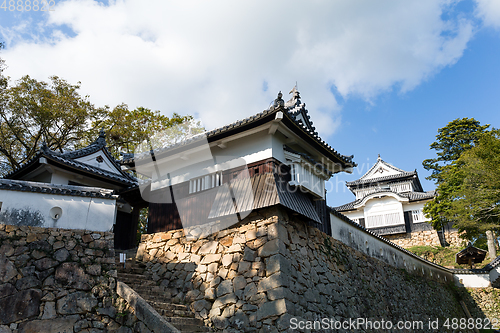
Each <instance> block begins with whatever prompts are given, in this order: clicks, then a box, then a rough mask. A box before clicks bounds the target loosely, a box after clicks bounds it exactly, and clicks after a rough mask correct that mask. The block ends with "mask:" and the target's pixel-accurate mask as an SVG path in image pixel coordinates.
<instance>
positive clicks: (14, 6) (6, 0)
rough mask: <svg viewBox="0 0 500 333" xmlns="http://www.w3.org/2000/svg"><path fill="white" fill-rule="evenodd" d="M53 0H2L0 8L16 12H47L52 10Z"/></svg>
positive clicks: (54, 3)
mask: <svg viewBox="0 0 500 333" xmlns="http://www.w3.org/2000/svg"><path fill="white" fill-rule="evenodd" d="M55 5H56V2H55V0H3V2H2V5H1V6H0V9H3V10H4V11H7V10H8V11H11V12H13V11H17V12H30V11H34V12H38V11H40V12H49V11H54V6H55Z"/></svg>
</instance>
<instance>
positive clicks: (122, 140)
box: [87, 104, 199, 157]
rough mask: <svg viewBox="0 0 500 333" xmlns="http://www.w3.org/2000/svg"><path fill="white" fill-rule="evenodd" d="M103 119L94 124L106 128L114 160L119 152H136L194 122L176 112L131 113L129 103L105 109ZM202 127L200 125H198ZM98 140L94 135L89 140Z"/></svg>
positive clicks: (143, 111)
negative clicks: (157, 137) (170, 114)
mask: <svg viewBox="0 0 500 333" xmlns="http://www.w3.org/2000/svg"><path fill="white" fill-rule="evenodd" d="M105 110H106V112H105V115H104V117H103V118H101V119H98V120H97V121H96V122H95V126H94V127H95V128H104V130H105V131H106V134H107V135H106V136H107V142H108V144H109V146H110V151H111V153H112V154H113V155H115V157H118V156H119V153H120V152H124V153H134V152H135V150H136V148H137V147H138V146H139V145H140V144H141V143H142V142H144V141H146V140H148V139H149V138H151V137H153V136H154V135H156V134H157V133H162V132H164V131H165V130H167V129H170V128H174V127H175V128H178V127H181V126H183V124H186V123H187V124H190V123H193V122H194V120H193V117H192V116H181V115H179V114H177V113H174V114H173V115H172V117H167V116H165V115H162V114H160V111H151V110H150V109H147V108H144V107H138V108H136V109H134V110H129V108H128V106H127V105H126V104H120V105H117V106H116V107H115V108H114V109H113V110H110V109H109V108H108V107H107V106H106V107H105ZM197 126H198V127H199V124H197ZM94 139H95V135H94V133H91V134H90V135H89V136H88V138H87V141H88V142H92V141H93V140H94Z"/></svg>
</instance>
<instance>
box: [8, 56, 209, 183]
mask: <svg viewBox="0 0 500 333" xmlns="http://www.w3.org/2000/svg"><path fill="white" fill-rule="evenodd" d="M0 60H1V59H0ZM2 70H3V62H0V175H1V174H6V173H8V172H9V171H11V170H12V169H15V168H17V167H19V166H20V165H22V164H23V163H24V162H26V161H28V160H30V159H31V158H32V157H33V156H34V155H35V154H36V152H37V150H38V148H39V147H40V145H41V143H42V142H46V144H47V146H48V147H49V148H51V149H53V150H56V151H61V152H62V151H63V150H73V149H76V148H80V147H82V146H86V145H88V144H90V143H91V142H92V141H94V140H95V138H96V137H97V135H98V132H99V130H100V129H101V128H104V130H105V131H106V133H107V143H108V146H109V149H110V151H111V153H112V154H113V155H114V156H115V158H119V157H120V152H125V153H133V152H134V151H135V149H136V147H137V146H139V145H140V144H141V143H142V142H144V141H146V140H148V139H149V138H150V137H155V135H156V136H158V135H157V134H158V133H162V131H165V130H166V129H169V128H175V130H172V131H174V132H175V133H177V132H179V133H177V134H182V133H181V132H183V133H185V132H186V131H187V130H189V129H191V127H194V128H195V129H196V131H198V132H199V131H201V130H202V128H201V126H200V125H199V124H198V123H196V122H195V121H194V120H193V118H192V117H191V116H180V115H178V114H176V113H174V114H173V116H172V117H167V116H164V115H161V114H160V112H159V111H155V112H153V111H151V110H150V109H147V108H144V107H138V108H137V109H135V110H129V108H128V106H127V105H126V104H120V105H118V106H116V107H115V108H113V109H110V108H109V107H108V106H105V107H101V108H98V107H95V106H94V105H93V104H92V103H90V101H89V97H88V96H85V97H82V96H81V95H80V93H79V89H80V83H79V82H78V83H77V84H76V85H72V84H70V83H68V82H66V81H65V80H63V79H60V78H59V77H57V76H53V77H51V78H50V82H49V83H46V82H43V81H37V80H35V79H32V78H31V77H29V76H24V77H23V78H21V79H20V80H18V81H16V83H15V85H13V86H9V85H8V82H9V81H8V78H4V77H3V76H1V71H2ZM176 125H179V126H176ZM193 125H194V126H193ZM172 131H171V132H172Z"/></svg>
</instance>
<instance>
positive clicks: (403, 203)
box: [335, 155, 434, 245]
mask: <svg viewBox="0 0 500 333" xmlns="http://www.w3.org/2000/svg"><path fill="white" fill-rule="evenodd" d="M346 186H347V187H348V188H349V190H350V191H351V192H352V193H353V194H354V195H355V196H356V200H354V201H352V202H349V203H347V204H345V205H342V206H339V207H335V210H336V211H338V212H340V213H342V214H344V215H345V216H347V217H349V218H350V219H351V220H353V221H354V222H356V223H359V224H360V225H362V226H363V227H365V228H366V229H368V230H370V231H372V232H374V233H376V234H378V235H381V236H384V237H386V238H388V239H390V240H396V239H397V238H401V237H403V238H408V237H409V236H410V235H411V234H415V235H416V234H418V233H421V232H424V231H429V232H430V231H433V228H432V226H431V225H430V224H429V223H428V221H430V219H429V218H427V217H425V216H424V213H423V211H422V210H423V207H424V204H425V203H426V202H428V201H430V200H432V199H433V198H434V191H428V192H425V191H424V190H423V189H422V185H421V183H420V180H419V178H418V174H417V171H416V170H415V171H404V170H401V169H399V168H397V167H395V166H393V165H391V164H389V163H387V162H385V161H384V160H382V159H381V158H380V155H379V156H378V159H377V162H376V163H375V165H373V166H372V167H371V168H370V170H368V171H367V172H366V173H365V174H364V175H363V176H362V177H361V178H359V179H357V180H355V181H351V182H346ZM429 245H430V244H429Z"/></svg>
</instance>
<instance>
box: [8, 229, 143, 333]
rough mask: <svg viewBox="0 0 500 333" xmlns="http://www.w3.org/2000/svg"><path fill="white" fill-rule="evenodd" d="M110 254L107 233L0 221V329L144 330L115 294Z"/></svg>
mask: <svg viewBox="0 0 500 333" xmlns="http://www.w3.org/2000/svg"><path fill="white" fill-rule="evenodd" d="M114 256H115V253H114V250H113V234H112V233H106V232H91V231H83V230H65V229H56V228H38V227H28V226H12V225H4V224H0V332H2V333H11V332H12V333H17V332H19V333H28V332H44V333H51V332H93V333H98V332H121V333H127V332H129V333H131V332H132V331H133V330H132V328H133V327H134V326H136V327H137V329H136V332H149V331H148V330H142V331H141V324H140V323H139V324H138V323H137V318H135V316H134V315H133V314H131V313H130V309H128V306H127V304H126V303H125V302H124V301H123V300H122V299H120V298H118V297H117V295H116V275H117V272H116V267H115V257H114ZM124 325H128V326H130V327H126V326H124ZM122 326H124V327H123V328H122Z"/></svg>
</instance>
